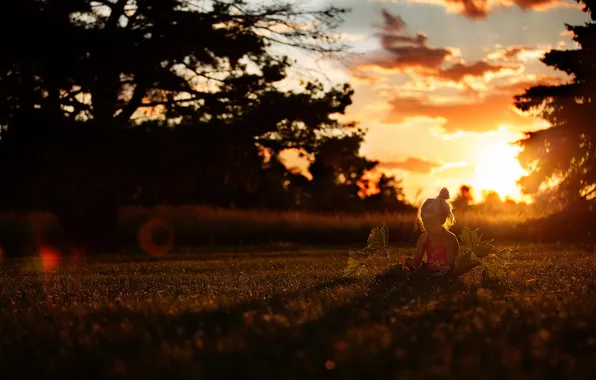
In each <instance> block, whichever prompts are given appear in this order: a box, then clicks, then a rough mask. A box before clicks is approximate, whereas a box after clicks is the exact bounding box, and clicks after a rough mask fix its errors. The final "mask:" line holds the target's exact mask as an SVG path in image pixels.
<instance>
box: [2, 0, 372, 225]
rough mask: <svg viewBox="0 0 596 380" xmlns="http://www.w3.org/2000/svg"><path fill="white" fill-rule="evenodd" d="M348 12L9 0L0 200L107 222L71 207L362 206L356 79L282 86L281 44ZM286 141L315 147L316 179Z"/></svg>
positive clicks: (329, 37)
mask: <svg viewBox="0 0 596 380" xmlns="http://www.w3.org/2000/svg"><path fill="white" fill-rule="evenodd" d="M344 13H345V10H344V9H338V8H334V7H328V8H325V9H321V10H307V9H304V8H302V7H301V6H299V5H295V4H292V3H290V2H276V3H272V4H270V5H259V4H257V3H253V2H249V1H244V0H212V1H196V0H8V2H7V3H6V4H4V7H3V12H1V13H0V33H2V35H4V36H11V38H5V39H4V40H3V41H2V42H1V43H0V44H1V45H0V47H1V51H2V54H0V131H1V135H0V137H1V140H0V169H1V170H2V172H1V175H2V185H3V186H2V189H0V190H1V191H2V195H3V198H4V202H10V204H11V205H18V204H21V205H22V206H23V207H27V208H48V209H50V210H52V211H54V212H55V213H56V214H57V215H58V217H59V219H61V224H62V225H63V227H64V226H66V225H70V226H71V227H72V228H71V229H76V228H79V229H82V230H85V229H86V230H94V229H96V230H100V229H101V230H102V234H104V235H105V232H106V231H105V228H103V227H100V226H90V225H89V224H88V223H82V222H81V221H82V219H86V220H87V221H88V222H90V223H91V221H100V220H102V217H100V214H102V213H103V214H105V215H104V216H105V219H104V220H103V222H102V223H104V225H105V224H106V223H108V219H110V220H111V222H110V223H112V225H113V224H114V221H115V218H117V208H116V207H117V203H131V202H138V203H141V204H156V203H164V202H170V203H181V202H200V203H207V204H214V205H220V206H226V207H230V206H236V207H249V206H253V207H254V206H256V207H278V208H292V207H295V206H296V207H298V204H300V206H304V205H306V206H307V207H309V208H317V209H319V208H320V209H329V210H335V209H337V208H338V207H339V206H338V205H341V204H342V203H343V204H345V205H352V206H350V207H351V208H354V209H357V208H358V207H357V206H353V204H356V203H358V202H359V201H360V199H358V198H357V194H358V181H359V180H360V178H361V177H362V175H363V173H365V172H366V171H368V170H370V169H372V168H373V167H374V166H375V165H376V163H375V162H371V161H368V160H366V159H365V158H363V157H361V156H360V155H359V154H358V151H359V148H360V144H361V143H362V139H363V134H364V132H363V131H362V130H360V129H359V128H358V127H357V125H356V124H354V123H343V122H341V121H339V119H338V115H341V114H343V113H344V112H345V110H346V108H347V107H348V106H349V105H350V104H351V97H352V95H353V90H352V89H351V88H350V86H349V85H347V84H346V85H344V84H337V85H333V86H325V85H323V84H322V83H320V82H317V81H314V80H312V81H307V80H302V81H301V82H300V83H298V84H294V85H292V86H288V83H289V81H290V80H292V81H294V80H295V79H296V78H294V77H291V76H290V71H291V69H292V67H293V66H292V65H293V64H294V62H292V61H291V60H290V59H288V58H287V57H285V56H284V55H282V54H277V53H276V48H277V47H279V46H284V47H290V48H297V49H302V50H303V51H307V52H314V53H316V54H323V55H326V54H334V53H337V52H340V51H342V50H343V49H344V48H345V46H344V45H343V43H342V42H341V40H338V39H337V38H335V37H334V34H335V33H334V30H335V29H336V27H337V26H338V25H339V23H340V22H341V20H342V15H343V14H344ZM32 26H34V27H32ZM288 149H295V150H298V151H301V152H303V154H305V155H307V156H309V157H312V158H313V159H312V161H311V165H310V172H311V174H312V176H313V181H308V180H306V179H305V177H304V176H303V175H302V174H298V173H295V172H292V171H289V170H287V169H286V168H285V166H284V165H283V163H282V161H281V159H280V154H281V153H282V152H284V151H286V150H288ZM9 199H10V201H9ZM4 206H6V203H5V205H4ZM107 213H109V214H110V215H107ZM67 229H68V228H67ZM79 232H81V231H79Z"/></svg>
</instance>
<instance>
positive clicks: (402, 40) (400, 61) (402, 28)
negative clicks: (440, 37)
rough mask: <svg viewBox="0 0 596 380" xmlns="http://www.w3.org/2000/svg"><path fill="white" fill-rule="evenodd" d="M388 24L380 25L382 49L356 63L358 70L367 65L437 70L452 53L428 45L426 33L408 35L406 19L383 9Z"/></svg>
mask: <svg viewBox="0 0 596 380" xmlns="http://www.w3.org/2000/svg"><path fill="white" fill-rule="evenodd" d="M381 14H382V16H383V21H384V23H383V24H382V25H379V26H378V28H379V29H380V32H379V33H377V34H376V35H377V37H379V40H380V43H381V46H382V48H383V49H382V50H381V51H379V52H376V53H373V54H370V55H369V56H368V57H366V58H364V59H357V60H355V62H354V66H355V67H354V68H355V69H356V70H358V69H361V68H363V67H370V66H377V67H381V68H383V69H391V70H398V71H400V70H404V69H406V68H423V69H436V68H438V67H440V66H441V65H442V64H443V62H445V60H446V59H448V58H449V57H451V55H452V53H451V51H450V50H449V49H447V48H442V47H439V48H434V47H430V46H427V45H426V41H427V37H426V35H425V34H424V33H418V34H416V35H414V36H412V35H409V34H407V33H406V32H407V29H408V26H407V24H406V22H405V21H404V20H403V19H402V18H401V17H400V16H397V15H392V14H391V13H389V12H388V11H387V10H383V11H382V12H381Z"/></svg>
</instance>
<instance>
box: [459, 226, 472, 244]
mask: <svg viewBox="0 0 596 380" xmlns="http://www.w3.org/2000/svg"><path fill="white" fill-rule="evenodd" d="M461 240H462V242H463V243H464V244H463V245H464V246H466V247H471V246H472V230H471V229H470V228H469V227H464V229H463V230H462V232H461Z"/></svg>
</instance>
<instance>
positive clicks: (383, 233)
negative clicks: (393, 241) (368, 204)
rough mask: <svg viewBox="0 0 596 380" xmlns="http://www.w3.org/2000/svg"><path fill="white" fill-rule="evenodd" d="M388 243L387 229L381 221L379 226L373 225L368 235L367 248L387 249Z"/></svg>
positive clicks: (375, 249)
mask: <svg viewBox="0 0 596 380" xmlns="http://www.w3.org/2000/svg"><path fill="white" fill-rule="evenodd" d="M388 245H389V229H388V228H387V226H386V225H385V223H383V226H381V228H379V227H375V228H373V229H372V230H371V231H370V234H369V235H368V247H366V248H368V249H370V250H374V251H377V250H380V249H387V247H388Z"/></svg>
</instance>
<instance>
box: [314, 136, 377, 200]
mask: <svg viewBox="0 0 596 380" xmlns="http://www.w3.org/2000/svg"><path fill="white" fill-rule="evenodd" d="M363 138H364V131H362V130H357V131H355V132H353V133H351V134H348V135H345V136H343V137H332V138H328V139H326V140H325V141H324V142H323V143H322V144H321V145H320V146H319V148H318V149H317V152H316V154H315V159H314V161H313V162H312V164H311V165H310V166H309V172H310V174H311V175H312V177H313V179H312V181H310V182H309V183H308V186H307V189H306V192H307V193H308V199H309V204H310V205H309V207H310V208H313V209H317V210H322V211H340V210H342V211H362V209H363V203H362V202H361V198H360V195H359V193H360V190H361V187H360V184H359V182H360V180H361V178H362V176H363V175H364V174H365V173H366V172H367V171H369V170H372V169H373V168H374V167H375V166H376V165H377V164H378V162H376V161H369V160H367V159H366V158H364V157H362V156H360V155H359V150H360V146H361V144H362V140H363Z"/></svg>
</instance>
